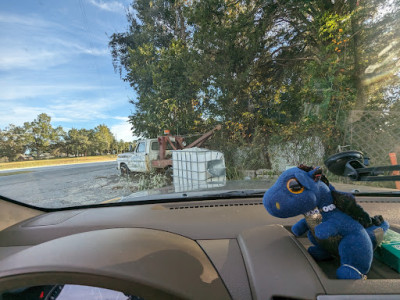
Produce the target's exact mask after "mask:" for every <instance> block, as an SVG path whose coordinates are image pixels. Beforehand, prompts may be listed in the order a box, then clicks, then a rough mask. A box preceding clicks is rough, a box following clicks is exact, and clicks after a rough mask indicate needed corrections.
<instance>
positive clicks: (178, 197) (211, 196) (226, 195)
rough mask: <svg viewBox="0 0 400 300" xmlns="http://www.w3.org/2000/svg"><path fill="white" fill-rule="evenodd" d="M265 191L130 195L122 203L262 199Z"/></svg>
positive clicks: (123, 198)
mask: <svg viewBox="0 0 400 300" xmlns="http://www.w3.org/2000/svg"><path fill="white" fill-rule="evenodd" d="M264 193H265V190H229V191H220V190H219V191H218V190H216V191H196V192H182V193H171V194H155V195H154V194H153V195H146V196H139V197H137V196H135V195H134V194H133V195H129V196H126V197H122V199H121V200H120V202H138V201H150V202H153V201H154V202H162V201H186V200H187V201H193V200H215V199H233V198H249V197H262V196H263V195H264Z"/></svg>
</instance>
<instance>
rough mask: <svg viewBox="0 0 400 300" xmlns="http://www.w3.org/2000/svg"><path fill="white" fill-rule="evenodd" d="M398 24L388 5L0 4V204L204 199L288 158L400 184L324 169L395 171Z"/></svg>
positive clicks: (255, 181) (250, 181)
mask: <svg viewBox="0 0 400 300" xmlns="http://www.w3.org/2000/svg"><path fill="white" fill-rule="evenodd" d="M399 15H400V1H398V0H372V1H363V0H347V1H344V0H342V1H339V0H330V1H294V0H293V1H278V0H271V1H269V0H267V1H266V0H263V1H259V0H246V1H230V0H213V1H211V0H205V1H203V0H202V1H198V0H186V1H183V0H152V1H149V0H134V1H128V0H113V1H103V0H70V1H61V2H60V1H57V2H55V1H50V0H40V1H2V2H1V3H0V34H1V43H0V74H1V77H0V82H1V88H0V195H1V196H3V197H6V198H8V199H12V200H15V201H18V202H21V203H26V204H30V205H34V206H38V207H46V208H63V207H70V206H80V205H91V204H100V203H103V204H108V203H114V202H121V201H124V199H129V201H132V199H134V198H135V197H143V196H145V195H149V194H152V193H156V194H158V195H162V194H167V193H168V194H169V193H180V195H182V193H190V192H196V195H197V196H198V195H199V192H200V195H201V191H204V195H207V197H209V194H207V193H208V192H209V191H210V190H211V191H215V190H218V189H220V190H221V189H222V190H224V191H232V190H234V191H243V190H256V191H262V190H266V189H268V188H269V187H270V186H271V185H272V184H273V183H274V181H275V180H276V178H277V177H278V176H279V174H281V173H282V172H283V171H284V170H286V169H287V168H290V167H292V166H297V165H299V164H304V165H308V166H322V167H323V168H324V172H325V173H326V175H327V177H328V178H329V180H330V181H331V182H332V183H333V184H334V185H336V186H337V187H338V188H340V189H343V190H347V191H360V192H368V191H375V192H376V191H377V192H382V191H390V192H392V191H399V190H400V180H399V181H396V180H389V181H388V180H383V181H370V180H366V177H369V179H371V177H374V178H376V177H381V176H398V175H399V174H400V173H399V171H398V170H395V169H390V170H383V171H370V172H367V173H363V174H361V175H360V174H359V173H357V174H358V175H356V177H357V178H356V179H357V180H354V179H355V178H349V176H341V175H343V174H344V173H346V172H347V173H346V174H347V175H349V172H350V171H352V170H350V171H349V169H345V166H344V165H343V166H342V167H343V168H342V169H340V168H339V169H340V170H339V171H338V172H336V173H335V172H334V171H332V169H331V168H329V169H328V168H327V167H326V165H325V164H324V162H325V161H326V159H327V158H329V157H331V156H332V155H334V154H338V153H345V152H346V151H353V152H347V153H348V155H350V158H348V156H346V157H347V158H346V159H355V160H356V162H355V163H352V165H351V166H352V168H353V169H354V168H356V169H357V168H358V169H359V168H365V167H376V166H392V165H397V164H398V161H399V160H400V142H399V141H400V127H399V124H400V99H399V98H400V38H399V34H398V33H399V31H400V19H399ZM354 151H359V152H361V153H360V154H357V153H359V152H354ZM334 163H336V162H334ZM355 164H357V166H355ZM374 178H372V180H374ZM381 179H382V178H381ZM206 191H207V193H206ZM250 194H251V193H250ZM185 195H186V194H185ZM188 195H190V194H188ZM158 199H162V197H160V196H158Z"/></svg>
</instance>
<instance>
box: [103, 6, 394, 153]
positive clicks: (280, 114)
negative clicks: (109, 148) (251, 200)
mask: <svg viewBox="0 0 400 300" xmlns="http://www.w3.org/2000/svg"><path fill="white" fill-rule="evenodd" d="M398 7H400V5H399V1H398V0H393V1H386V0H373V1H368V2H367V1H360V0H348V1H345V0H336V1H331V0H309V1H297V0H289V1H273V0H267V1H266V0H246V1H235V0H206V1H181V0H155V1H150V2H149V1H145V0H137V1H134V2H133V4H132V10H131V12H132V13H130V14H129V15H128V22H129V25H130V27H129V30H128V31H127V32H124V33H116V34H114V35H113V36H112V37H111V41H110V46H111V50H112V55H113V58H114V64H115V66H116V68H119V70H120V71H121V72H122V76H123V78H124V79H125V80H126V81H128V82H129V83H130V84H131V85H132V87H134V88H135V90H136V91H137V94H138V98H137V99H135V100H134V101H132V103H133V104H134V105H135V110H134V112H133V114H132V115H131V116H130V122H131V124H132V126H133V128H134V130H135V131H136V134H137V135H139V134H144V135H147V136H154V135H156V134H159V133H161V132H162V129H164V128H165V127H168V128H169V129H173V133H177V132H178V131H179V133H186V132H193V131H196V130H202V129H203V128H204V127H206V126H207V125H208V124H213V123H216V122H219V123H223V124H224V125H225V126H224V128H225V130H227V131H228V136H231V137H237V136H238V135H237V133H239V136H242V137H244V138H245V139H246V141H247V142H248V143H252V142H253V137H254V134H255V133H256V132H258V133H261V134H264V135H267V136H274V135H279V136H280V137H282V138H283V139H285V140H291V139H299V137H300V136H301V135H302V136H304V137H307V136H310V135H314V136H321V137H322V138H323V139H324V144H325V146H327V149H328V152H331V151H333V150H334V149H336V146H337V144H338V143H339V142H340V141H342V137H343V132H344V128H343V127H342V125H341V120H342V119H343V117H346V115H345V114H343V112H344V111H347V110H351V109H354V108H356V109H365V108H366V107H368V106H371V104H373V103H376V105H375V107H384V105H387V103H388V101H392V102H393V95H395V93H396V84H397V86H398V79H399V76H398V75H396V71H397V70H398V66H397V65H393V63H391V62H393V60H394V59H397V57H398V51H399V45H400V43H399V41H398V38H396V36H395V35H396V32H398V29H399V21H398V20H399V16H398V15H399V9H398ZM388 41H390V44H389V45H388V44H387V43H388ZM397 91H398V89H397ZM390 99H391V100H390ZM385 103H386V104H385ZM266 143H268V139H267V140H266Z"/></svg>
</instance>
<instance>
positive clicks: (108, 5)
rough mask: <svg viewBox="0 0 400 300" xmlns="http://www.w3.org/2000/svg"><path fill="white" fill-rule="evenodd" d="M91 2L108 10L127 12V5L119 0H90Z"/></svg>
mask: <svg viewBox="0 0 400 300" xmlns="http://www.w3.org/2000/svg"><path fill="white" fill-rule="evenodd" d="M89 3H90V4H92V5H94V6H96V7H98V8H100V9H102V10H106V11H111V12H115V13H125V7H124V5H122V3H120V2H118V1H107V2H105V1H101V0H89Z"/></svg>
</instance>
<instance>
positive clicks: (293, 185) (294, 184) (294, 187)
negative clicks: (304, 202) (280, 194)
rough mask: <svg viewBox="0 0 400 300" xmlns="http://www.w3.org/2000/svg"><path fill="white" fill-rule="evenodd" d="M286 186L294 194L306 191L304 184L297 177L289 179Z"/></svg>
mask: <svg viewBox="0 0 400 300" xmlns="http://www.w3.org/2000/svg"><path fill="white" fill-rule="evenodd" d="M286 187H287V189H288V190H289V192H291V193H293V194H301V193H302V192H303V191H304V186H302V185H301V184H300V183H299V182H298V181H297V179H295V178H292V179H289V181H288V182H287V184H286Z"/></svg>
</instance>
